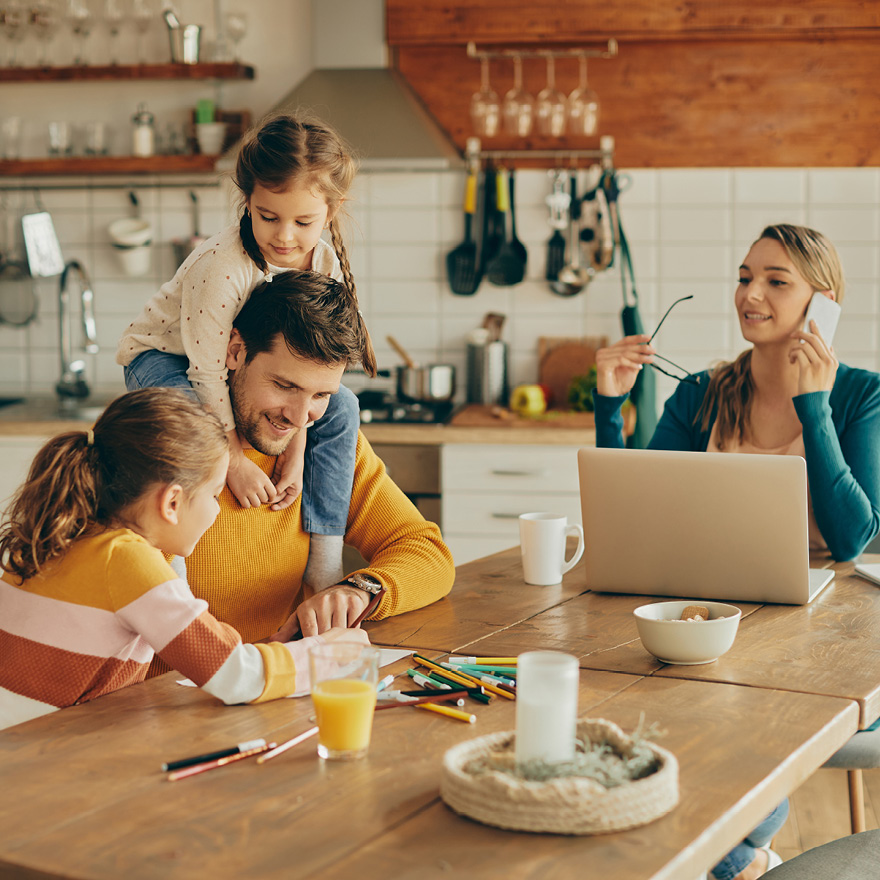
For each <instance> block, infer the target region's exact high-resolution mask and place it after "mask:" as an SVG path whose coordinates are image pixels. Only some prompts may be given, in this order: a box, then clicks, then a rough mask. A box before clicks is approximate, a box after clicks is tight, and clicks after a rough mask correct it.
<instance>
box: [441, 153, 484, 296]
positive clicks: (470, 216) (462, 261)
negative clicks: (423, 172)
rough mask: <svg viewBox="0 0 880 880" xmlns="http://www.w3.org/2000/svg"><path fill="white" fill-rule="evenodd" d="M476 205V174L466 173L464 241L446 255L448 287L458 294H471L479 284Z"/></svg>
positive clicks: (472, 172)
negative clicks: (475, 230)
mask: <svg viewBox="0 0 880 880" xmlns="http://www.w3.org/2000/svg"><path fill="white" fill-rule="evenodd" d="M476 205H477V175H476V172H474V171H471V172H470V174H468V178H467V183H466V185H465V191H464V241H463V242H462V243H461V244H460V245H458V246H457V247H455V248H453V249H452V250H451V251H450V252H449V253H448V254H447V255H446V274H447V275H448V277H449V287H450V288H451V290H452V292H453V293H457V294H458V295H459V296H473V294H474V293H476V290H477V288H478V287H479V286H480V273H479V271H478V263H477V243H476V241H475V240H474V235H473V223H474V211H475V210H476Z"/></svg>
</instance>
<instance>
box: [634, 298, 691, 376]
mask: <svg viewBox="0 0 880 880" xmlns="http://www.w3.org/2000/svg"><path fill="white" fill-rule="evenodd" d="M693 298H694V297H693V294H691V295H690V296H682V297H680V298H679V299H677V300H676V301H675V302H674V303H673V304H672V305H671V306H670V307H669V308H668V309H667V310H666V311H665V312H664V313H663V317H662V318H661V319H660V323H659V324H658V325H657V326H656V328H655V329H654V332H653V333H652V334H651V338H650V339H649V340H648V342H647V343H646V344H647V345H650V344H651V343H652V342H653V341H654V337H655V336H656V335H657V333H658V332H659V330H660V328H661V327H662V326H663V322H664V321H665V320H666V318H667V316H668V315H669V313H670V312H671V311H672V310H673V309H674V308H675V307H676V306H677V305H678V304H679V303H680V302H684V301H685V300H686V299H693ZM654 357H655V358H657V359H659V360H661V361H663V362H664V363H666V364H669V365H670V366H671V367H675V369H676V370H680V371H681V372H682V373H684V375H683V376H676V375H675V373H670V372H669V371H668V370H664V369H663V367H661V366H660V365H659V364H656V363H652V364H650V366H652V367H653V368H654V369H655V370H657V371H658V372H660V373H663V375H664V376H669V378H670V379H675V380H676V381H677V382H690V383H691V384H693V385H699V384H700V379H699V377H698V376H695V375H694V374H693V373H691V372H689V371H688V370H686V369H685V368H684V367H680V366H679V365H678V364H677V363H675V362H674V361H671V360H669V358H665V357H663V355H660V354H655V355H654Z"/></svg>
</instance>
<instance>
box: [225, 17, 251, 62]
mask: <svg viewBox="0 0 880 880" xmlns="http://www.w3.org/2000/svg"><path fill="white" fill-rule="evenodd" d="M225 24H226V36H227V37H228V38H229V39H230V40H232V57H233V60H234V61H235V62H236V63H240V62H241V56H240V55H239V53H238V44H239V43H240V42H241V41H242V40H243V39H244V35H245V34H246V33H247V29H248V20H247V15H246V14H245V13H244V12H227V13H226V18H225Z"/></svg>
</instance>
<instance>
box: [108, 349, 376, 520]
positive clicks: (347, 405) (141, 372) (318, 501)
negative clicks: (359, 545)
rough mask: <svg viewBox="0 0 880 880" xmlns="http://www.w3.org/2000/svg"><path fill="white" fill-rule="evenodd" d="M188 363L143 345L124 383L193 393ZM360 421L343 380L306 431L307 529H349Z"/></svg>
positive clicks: (304, 508)
mask: <svg viewBox="0 0 880 880" xmlns="http://www.w3.org/2000/svg"><path fill="white" fill-rule="evenodd" d="M187 367H189V359H188V358H187V357H186V356H185V355H178V354H168V353H167V352H163V351H155V350H152V349H151V350H149V351H144V352H141V353H140V354H139V355H138V356H137V357H136V358H135V359H134V360H133V361H132V362H131V363H130V364H129V365H128V366H127V367H125V387H126V388H127V389H128V390H129V391H135V390H137V389H138V388H154V387H161V388H181V389H183V390H184V391H188V392H189V393H191V394H193V395H194V394H195V392H194V391H193V389H192V386H191V385H190V383H189V379H187V377H186V370H187ZM359 427H360V414H359V407H358V399H357V397H355V395H354V394H353V393H352V392H351V390H349V389H348V388H346V387H345V386H344V385H340V387H339V392H338V393H337V394H334V395H332V396H331V397H330V403H329V405H328V406H327V411H326V412H325V413H324V415H323V416H321V418H320V419H318V420H317V421H316V422H315V424H314V425H312V427H311V428H309V430H308V432H307V433H306V454H305V466H304V468H303V498H302V520H303V528H304V529H305V530H306V531H307V532H311V533H312V534H319V535H344V534H345V529H346V526H347V524H348V510H349V507H350V506H351V487H352V483H353V481H354V459H355V450H356V448H357V440H358V429H359Z"/></svg>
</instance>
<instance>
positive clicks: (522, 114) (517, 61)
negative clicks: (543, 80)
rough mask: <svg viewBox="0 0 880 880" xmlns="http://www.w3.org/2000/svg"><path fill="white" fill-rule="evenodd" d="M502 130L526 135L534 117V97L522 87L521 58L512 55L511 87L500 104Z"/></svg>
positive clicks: (529, 130) (522, 135)
mask: <svg viewBox="0 0 880 880" xmlns="http://www.w3.org/2000/svg"><path fill="white" fill-rule="evenodd" d="M501 115H502V117H503V119H504V130H505V131H506V132H507V133H508V134H514V135H517V136H519V137H526V136H527V135H528V134H529V132H531V130H532V121H533V120H534V117H535V99H534V98H533V97H532V96H531V95H530V94H529V93H528V92H527V91H526V90H525V89H523V84H522V58H520V57H519V55H514V56H513V88H512V89H510V91H509V92H507V94H506V95H505V96H504V103H503V104H502V105H501Z"/></svg>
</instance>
